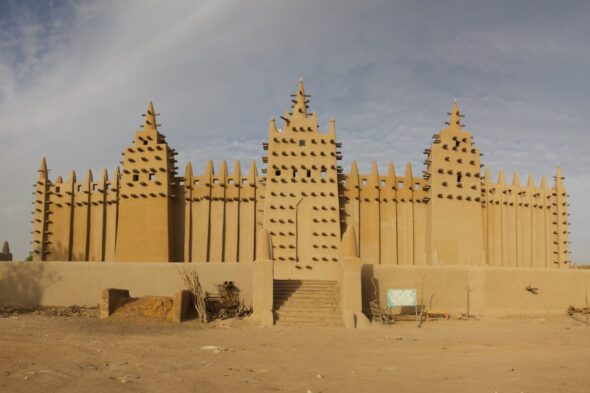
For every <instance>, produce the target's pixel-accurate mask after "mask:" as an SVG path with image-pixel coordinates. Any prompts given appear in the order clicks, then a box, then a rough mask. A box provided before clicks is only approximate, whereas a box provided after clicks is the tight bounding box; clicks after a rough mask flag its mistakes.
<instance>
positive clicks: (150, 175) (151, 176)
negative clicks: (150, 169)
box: [148, 173, 156, 181]
mask: <svg viewBox="0 0 590 393" xmlns="http://www.w3.org/2000/svg"><path fill="white" fill-rule="evenodd" d="M155 179H156V174H155V173H150V174H148V180H149V181H153V180H155Z"/></svg>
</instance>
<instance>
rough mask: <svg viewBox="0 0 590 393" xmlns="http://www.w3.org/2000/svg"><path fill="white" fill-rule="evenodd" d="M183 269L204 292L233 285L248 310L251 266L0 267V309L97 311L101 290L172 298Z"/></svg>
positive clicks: (38, 264) (10, 264) (31, 264)
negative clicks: (27, 307)
mask: <svg viewBox="0 0 590 393" xmlns="http://www.w3.org/2000/svg"><path fill="white" fill-rule="evenodd" d="M182 269H187V270H192V269H194V270H197V272H198V274H199V281H200V282H201V286H202V287H203V289H204V290H206V291H209V292H211V293H217V288H216V286H215V285H216V284H221V283H223V282H224V281H233V282H234V284H235V285H236V286H237V287H238V289H239V290H240V298H241V299H242V300H243V301H244V303H245V304H246V305H247V306H250V305H251V304H252V263H229V262H226V263H187V264H185V263H142V262H129V263H127V262H126V263H113V262H110V263H109V262H107V263H104V262H2V263H0V304H14V305H43V306H70V305H74V304H75V305H80V306H97V305H98V304H99V303H100V298H101V294H102V291H103V289H105V288H120V289H128V290H129V292H130V294H131V296H133V297H137V296H148V295H153V296H174V294H175V292H176V291H178V290H181V289H185V286H184V282H183V280H182V278H181V276H180V274H179V272H180V271H182Z"/></svg>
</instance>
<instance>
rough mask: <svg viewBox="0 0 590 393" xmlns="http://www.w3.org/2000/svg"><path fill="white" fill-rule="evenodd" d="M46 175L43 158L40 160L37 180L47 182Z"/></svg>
mask: <svg viewBox="0 0 590 393" xmlns="http://www.w3.org/2000/svg"><path fill="white" fill-rule="evenodd" d="M47 178H48V173H47V161H45V157H43V159H42V160H41V169H39V179H44V180H47Z"/></svg>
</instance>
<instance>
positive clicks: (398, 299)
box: [387, 288, 417, 307]
mask: <svg viewBox="0 0 590 393" xmlns="http://www.w3.org/2000/svg"><path fill="white" fill-rule="evenodd" d="M416 303H417V302H416V290H415V289H413V288H412V289H388V290H387V307H405V306H416Z"/></svg>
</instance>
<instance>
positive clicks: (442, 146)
mask: <svg viewBox="0 0 590 393" xmlns="http://www.w3.org/2000/svg"><path fill="white" fill-rule="evenodd" d="M448 115H450V121H449V122H448V123H447V124H448V127H447V128H445V129H443V130H442V131H441V132H440V133H439V134H435V135H434V136H433V138H434V142H433V144H432V146H431V148H430V149H429V150H428V149H427V153H428V158H427V160H426V165H427V168H426V176H427V177H428V185H429V187H430V195H431V200H430V203H429V204H428V213H427V217H428V218H427V234H426V237H427V242H426V244H427V247H430V249H427V256H428V257H430V263H432V264H436V263H441V264H451V265H456V264H462V265H472V264H480V262H481V258H482V252H483V232H482V228H483V222H482V208H481V179H480V152H479V149H477V148H475V147H474V146H473V138H472V136H471V133H470V132H468V131H465V130H464V129H463V124H461V122H460V119H461V118H462V117H463V115H461V113H460V112H459V105H458V104H457V101H456V100H455V102H454V103H453V108H452V109H451V112H450V113H448ZM433 256H435V257H434V258H433Z"/></svg>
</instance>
